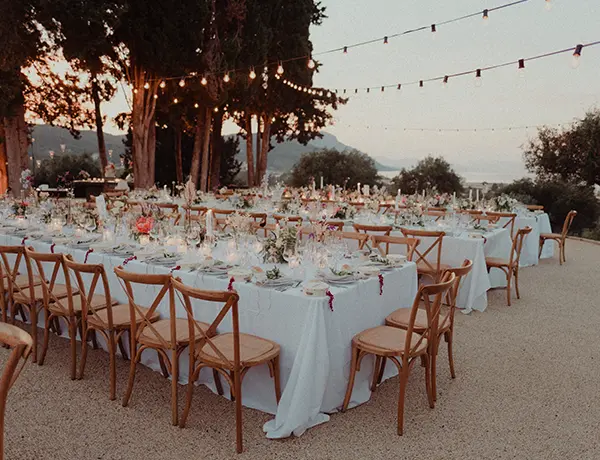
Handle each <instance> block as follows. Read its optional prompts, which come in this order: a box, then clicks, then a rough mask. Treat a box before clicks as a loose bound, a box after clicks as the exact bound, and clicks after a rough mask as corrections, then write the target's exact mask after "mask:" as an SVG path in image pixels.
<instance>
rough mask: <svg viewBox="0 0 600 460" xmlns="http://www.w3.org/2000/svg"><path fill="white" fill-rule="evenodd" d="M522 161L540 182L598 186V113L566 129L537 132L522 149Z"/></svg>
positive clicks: (593, 113) (599, 121)
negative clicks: (547, 180)
mask: <svg viewBox="0 0 600 460" xmlns="http://www.w3.org/2000/svg"><path fill="white" fill-rule="evenodd" d="M524 158H525V164H526V166H527V169H528V170H529V171H531V172H533V173H535V174H536V175H537V176H538V177H540V178H544V179H553V178H557V179H561V180H563V181H571V182H579V183H585V184H587V185H590V186H591V185H600V110H593V111H590V112H588V113H586V115H585V117H584V118H583V119H582V120H579V121H577V122H576V123H575V124H574V125H573V126H571V127H570V128H568V129H563V130H557V129H554V128H549V127H543V128H540V129H539V130H538V133H537V138H535V139H531V140H529V142H528V143H527V144H526V145H525V147H524Z"/></svg>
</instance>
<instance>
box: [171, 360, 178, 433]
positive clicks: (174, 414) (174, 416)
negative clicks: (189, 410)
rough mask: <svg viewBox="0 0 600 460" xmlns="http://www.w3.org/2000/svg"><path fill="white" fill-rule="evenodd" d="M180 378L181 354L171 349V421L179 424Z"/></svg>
mask: <svg viewBox="0 0 600 460" xmlns="http://www.w3.org/2000/svg"><path fill="white" fill-rule="evenodd" d="M178 380H179V355H178V353H177V350H176V349H173V350H171V421H172V423H173V426H177V425H178V422H179V421H178V418H179V408H178V407H177V383H178Z"/></svg>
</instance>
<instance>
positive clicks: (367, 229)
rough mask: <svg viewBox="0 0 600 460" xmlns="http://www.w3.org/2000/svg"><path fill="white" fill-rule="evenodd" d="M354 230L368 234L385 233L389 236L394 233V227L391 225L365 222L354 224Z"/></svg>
mask: <svg viewBox="0 0 600 460" xmlns="http://www.w3.org/2000/svg"><path fill="white" fill-rule="evenodd" d="M353 227H354V231H356V232H358V233H361V232H362V233H366V234H367V235H372V234H383V235H386V236H389V234H390V233H392V229H393V227H392V226H391V225H365V224H354V225H353Z"/></svg>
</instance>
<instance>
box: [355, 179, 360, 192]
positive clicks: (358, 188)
mask: <svg viewBox="0 0 600 460" xmlns="http://www.w3.org/2000/svg"><path fill="white" fill-rule="evenodd" d="M356 190H357V191H358V194H359V195H360V182H359V183H358V185H357V186H356Z"/></svg>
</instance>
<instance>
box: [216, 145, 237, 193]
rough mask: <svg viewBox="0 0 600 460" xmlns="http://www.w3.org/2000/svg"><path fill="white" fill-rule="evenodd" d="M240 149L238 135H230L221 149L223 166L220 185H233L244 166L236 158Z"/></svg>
mask: <svg viewBox="0 0 600 460" xmlns="http://www.w3.org/2000/svg"><path fill="white" fill-rule="evenodd" d="M239 149H240V140H239V138H238V137H229V138H227V139H226V140H225V141H224V142H223V146H222V150H221V158H220V160H221V167H220V171H219V185H231V184H232V183H233V181H234V179H235V177H236V176H237V175H238V174H239V172H240V169H241V168H242V163H241V162H239V161H238V160H237V158H236V156H237V154H238V152H239Z"/></svg>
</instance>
